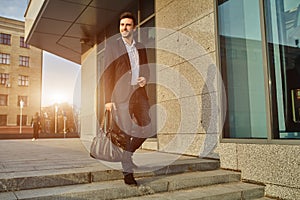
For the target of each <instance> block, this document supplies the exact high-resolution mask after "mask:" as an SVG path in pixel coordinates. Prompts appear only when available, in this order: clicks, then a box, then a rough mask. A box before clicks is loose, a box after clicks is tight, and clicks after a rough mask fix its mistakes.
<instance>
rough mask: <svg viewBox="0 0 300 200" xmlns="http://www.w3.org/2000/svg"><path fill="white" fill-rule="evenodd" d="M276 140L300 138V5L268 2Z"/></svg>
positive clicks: (288, 0)
mask: <svg viewBox="0 0 300 200" xmlns="http://www.w3.org/2000/svg"><path fill="white" fill-rule="evenodd" d="M264 4H265V5H264V6H265V20H266V37H267V45H268V60H269V65H270V66H269V67H270V72H271V75H272V78H273V80H275V81H272V84H273V85H272V86H273V87H272V88H273V89H272V91H271V92H272V96H273V99H272V100H273V102H274V103H273V104H272V108H273V113H278V117H277V118H275V119H274V129H276V130H279V131H278V134H276V135H275V138H289V139H291V138H300V43H299V42H300V14H299V10H300V1H299V0H284V1H283V0H274V1H264Z"/></svg>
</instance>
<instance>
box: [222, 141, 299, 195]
mask: <svg viewBox="0 0 300 200" xmlns="http://www.w3.org/2000/svg"><path fill="white" fill-rule="evenodd" d="M217 151H218V152H219V154H220V161H221V167H222V168H226V169H234V170H241V172H242V179H245V180H250V181H253V182H261V183H265V184H266V189H265V191H266V194H267V195H268V196H271V197H277V198H282V199H293V200H296V199H300V188H299V185H300V182H299V181H300V173H299V172H300V165H299V163H300V160H299V159H300V158H299V156H296V155H298V152H299V151H300V147H299V145H275V144H233V143H221V144H219V146H218V148H217Z"/></svg>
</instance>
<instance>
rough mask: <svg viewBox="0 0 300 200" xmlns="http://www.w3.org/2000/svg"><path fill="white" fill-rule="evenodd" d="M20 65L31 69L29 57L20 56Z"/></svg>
mask: <svg viewBox="0 0 300 200" xmlns="http://www.w3.org/2000/svg"><path fill="white" fill-rule="evenodd" d="M19 65H20V66H23V67H29V57H28V56H19Z"/></svg>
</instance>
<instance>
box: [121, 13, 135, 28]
mask: <svg viewBox="0 0 300 200" xmlns="http://www.w3.org/2000/svg"><path fill="white" fill-rule="evenodd" d="M124 18H129V19H132V21H133V25H134V26H136V20H135V17H134V15H133V14H132V13H131V12H123V13H122V14H121V15H120V19H119V22H120V21H121V19H124Z"/></svg>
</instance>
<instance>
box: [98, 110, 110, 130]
mask: <svg viewBox="0 0 300 200" xmlns="http://www.w3.org/2000/svg"><path fill="white" fill-rule="evenodd" d="M100 127H101V129H102V130H103V131H104V132H105V133H107V132H108V131H109V130H112V113H111V111H109V110H105V112H104V116H103V119H102V122H101V126H100Z"/></svg>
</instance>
